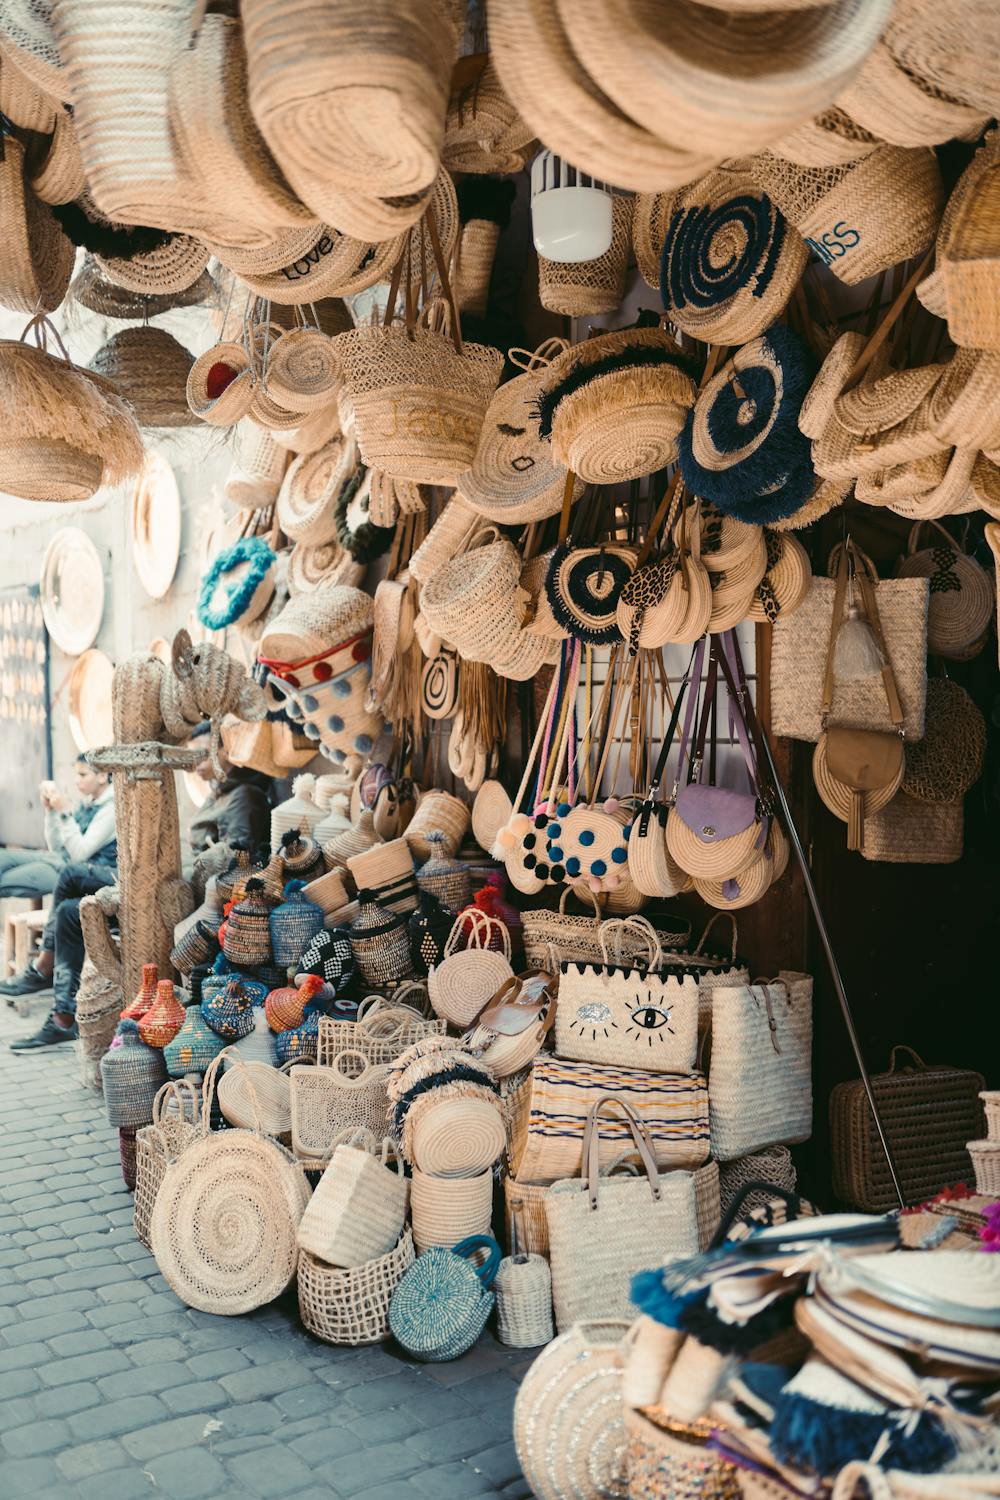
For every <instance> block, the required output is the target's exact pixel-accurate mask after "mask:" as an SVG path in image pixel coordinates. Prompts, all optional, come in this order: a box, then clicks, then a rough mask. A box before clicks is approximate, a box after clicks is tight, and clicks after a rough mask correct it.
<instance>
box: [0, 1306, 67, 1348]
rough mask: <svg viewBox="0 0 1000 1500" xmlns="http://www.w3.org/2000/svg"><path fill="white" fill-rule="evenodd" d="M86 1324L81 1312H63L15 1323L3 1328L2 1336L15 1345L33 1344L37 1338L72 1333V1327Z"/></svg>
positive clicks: (48, 1337)
mask: <svg viewBox="0 0 1000 1500" xmlns="http://www.w3.org/2000/svg"><path fill="white" fill-rule="evenodd" d="M86 1326H87V1320H86V1318H85V1317H84V1316H83V1313H82V1312H64V1313H59V1314H58V1315H56V1316H49V1317H45V1318H29V1319H27V1320H26V1321H25V1322H23V1323H15V1324H14V1326H13V1327H11V1328H5V1329H4V1338H5V1339H6V1340H7V1343H8V1344H10V1345H12V1346H15V1347H16V1345H18V1344H33V1343H37V1342H38V1340H39V1339H50V1338H53V1337H54V1336H55V1335H56V1334H57V1333H72V1332H73V1331H74V1329H77V1328H86Z"/></svg>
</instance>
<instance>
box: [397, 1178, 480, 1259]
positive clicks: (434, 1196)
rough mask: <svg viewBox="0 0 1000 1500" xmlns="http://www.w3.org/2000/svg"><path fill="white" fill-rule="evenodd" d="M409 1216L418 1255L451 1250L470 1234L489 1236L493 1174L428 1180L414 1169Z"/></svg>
mask: <svg viewBox="0 0 1000 1500" xmlns="http://www.w3.org/2000/svg"><path fill="white" fill-rule="evenodd" d="M410 1215H411V1218H412V1220H413V1239H414V1243H415V1244H416V1247H417V1254H418V1255H422V1254H423V1252H424V1251H425V1250H428V1249H430V1248H431V1246H432V1245H440V1246H447V1247H451V1246H452V1245H457V1244H459V1243H460V1241H462V1240H464V1239H466V1238H468V1236H469V1235H471V1234H488V1233H489V1229H490V1221H491V1219H492V1216H493V1172H492V1170H491V1169H489V1168H488V1169H487V1170H486V1171H485V1172H481V1173H480V1174H479V1176H478V1177H428V1176H427V1175H426V1174H425V1173H423V1172H421V1171H420V1170H419V1169H418V1168H416V1167H414V1169H413V1180H412V1182H411V1184H410Z"/></svg>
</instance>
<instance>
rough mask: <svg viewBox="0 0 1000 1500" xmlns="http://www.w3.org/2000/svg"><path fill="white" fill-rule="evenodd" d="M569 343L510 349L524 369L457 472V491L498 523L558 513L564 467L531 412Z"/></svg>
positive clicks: (493, 405)
mask: <svg viewBox="0 0 1000 1500" xmlns="http://www.w3.org/2000/svg"><path fill="white" fill-rule="evenodd" d="M567 269H569V268H567ZM567 347H568V346H567V344H566V341H565V340H564V339H549V340H547V341H546V342H545V343H544V344H540V345H539V347H538V348H537V349H536V350H535V351H534V353H533V354H530V355H528V354H527V353H526V351H524V350H513V351H512V354H513V356H514V360H515V362H516V363H518V364H520V365H522V366H523V368H524V374H523V375H516V376H515V377H514V379H513V380H506V381H504V383H503V385H501V386H500V387H499V388H498V389H497V391H496V393H495V395H494V396H493V399H492V401H491V402H490V404H489V407H488V409H487V412H486V417H485V419H484V421H483V429H482V432H481V433H480V436H479V446H478V448H477V449H476V457H475V460H474V461H473V464H472V467H471V469H469V470H467V471H466V473H464V474H460V475H459V477H458V480H457V493H458V494H459V495H461V496H462V498H463V499H464V500H466V501H467V502H468V504H469V505H471V506H472V508H473V509H474V510H476V511H478V513H479V514H480V515H483V516H486V517H488V519H489V520H491V521H496V522H498V523H499V524H500V525H503V526H507V525H513V524H514V523H515V522H517V523H520V522H524V521H541V520H544V519H545V517H546V516H554V515H556V513H557V512H558V511H559V509H560V507H561V505H562V500H563V491H564V489H565V487H566V470H565V469H564V468H563V467H562V465H560V464H558V463H556V461H555V459H554V457H553V455H552V447H551V444H550V443H547V442H546V441H545V440H544V438H542V437H540V436H539V433H538V426H537V424H536V423H535V422H534V421H533V420H532V416H531V411H532V407H533V405H534V403H535V401H536V399H537V397H538V394H539V392H540V390H541V388H542V383H543V381H544V379H545V372H546V370H547V369H548V367H549V363H550V361H551V359H552V358H553V357H554V356H556V355H558V354H562V353H564V352H565V350H566V348H567ZM582 494H583V483H582V481H581V480H580V479H576V480H574V485H573V499H574V500H578V499H579V498H580V496H581V495H582Z"/></svg>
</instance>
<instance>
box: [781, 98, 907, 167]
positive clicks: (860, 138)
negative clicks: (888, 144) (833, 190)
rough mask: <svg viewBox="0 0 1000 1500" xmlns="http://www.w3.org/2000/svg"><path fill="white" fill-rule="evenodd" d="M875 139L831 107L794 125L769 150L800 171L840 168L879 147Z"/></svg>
mask: <svg viewBox="0 0 1000 1500" xmlns="http://www.w3.org/2000/svg"><path fill="white" fill-rule="evenodd" d="M881 144H882V143H881V141H880V140H879V138H878V136H877V135H872V133H871V131H869V130H865V129H864V128H863V127H862V126H861V125H859V124H858V122H857V120H855V119H852V117H851V116H850V115H849V114H848V113H847V111H846V110H844V109H839V108H838V107H837V106H836V105H835V104H831V106H830V108H829V109H824V110H823V111H822V112H821V113H820V114H818V115H814V116H813V118H812V119H811V120H806V122H805V124H804V125H797V126H796V127H795V129H794V130H792V131H789V133H788V135H783V136H782V137H781V140H780V141H774V142H773V143H772V145H771V150H772V151H773V152H774V154H775V156H783V157H785V159H786V160H787V161H794V162H797V163H798V165H799V166H800V167H839V166H841V165H842V164H843V163H844V162H846V161H857V160H858V158H859V157H862V156H867V155H868V153H869V152H870V151H874V149H875V147H876V146H879V145H881Z"/></svg>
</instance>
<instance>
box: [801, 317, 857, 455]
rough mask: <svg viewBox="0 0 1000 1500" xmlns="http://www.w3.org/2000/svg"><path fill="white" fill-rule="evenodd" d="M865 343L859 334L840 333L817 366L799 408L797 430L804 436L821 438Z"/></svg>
mask: <svg viewBox="0 0 1000 1500" xmlns="http://www.w3.org/2000/svg"><path fill="white" fill-rule="evenodd" d="M866 342H867V341H866V339H865V336H864V334H863V333H842V334H841V335H840V338H839V339H837V341H836V343H835V344H834V346H833V348H832V349H831V350H830V352H829V354H828V355H827V356H826V358H825V359H824V361H823V363H822V364H821V365H820V367H819V371H818V373H817V375H816V378H815V380H814V381H813V383H812V385H811V386H810V387H809V390H808V391H807V392H806V395H805V399H804V400H803V402H802V405H801V407H800V408H799V431H800V432H802V433H805V435H806V437H810V438H818V437H821V436H822V434H823V432H824V430H825V428H826V424H827V423H828V422H829V420H830V418H831V417H832V416H833V407H834V402H835V401H836V399H837V397H838V396H839V395H840V393H841V391H842V390H843V388H844V386H845V385H846V384H847V382H848V380H849V379H850V375H851V371H852V370H853V369H854V366H855V365H856V364H857V362H858V360H859V358H860V357H861V353H862V350H863V349H864V347H865V343H866Z"/></svg>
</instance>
